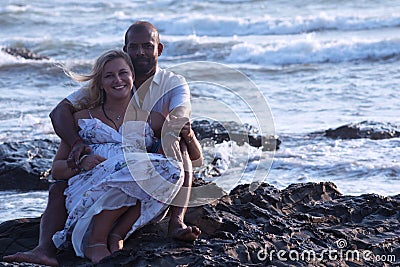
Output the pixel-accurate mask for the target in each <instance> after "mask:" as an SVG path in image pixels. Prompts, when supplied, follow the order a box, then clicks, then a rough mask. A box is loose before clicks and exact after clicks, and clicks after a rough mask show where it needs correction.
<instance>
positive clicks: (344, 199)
mask: <svg viewBox="0 0 400 267" xmlns="http://www.w3.org/2000/svg"><path fill="white" fill-rule="evenodd" d="M39 220H40V218H33V219H20V220H13V221H8V222H4V223H3V224H1V225H0V256H4V255H7V254H10V253H14V252H16V251H21V250H28V249H31V248H33V247H34V246H35V244H36V243H37V238H38V227H39ZM399 220H400V195H397V196H393V197H382V196H378V195H374V194H368V195H362V196H343V195H341V193H340V192H338V190H337V188H336V186H335V185H334V184H333V183H329V182H324V183H306V184H295V185H291V186H289V187H287V188H286V189H284V190H278V189H276V188H275V187H273V186H271V185H268V184H266V183H264V184H261V185H259V187H258V188H257V189H256V190H255V191H254V192H250V191H249V185H241V186H238V187H237V188H235V189H234V190H233V191H232V192H231V193H230V194H229V195H226V196H224V197H222V198H220V199H219V200H217V201H215V202H213V203H211V204H208V205H203V206H200V207H192V208H189V209H188V212H187V216H186V222H187V223H188V224H191V225H197V226H198V227H200V229H201V230H202V232H203V233H202V234H201V236H200V239H199V240H197V241H195V242H194V243H193V244H188V243H183V242H178V241H174V240H171V239H169V238H166V229H167V221H162V222H161V223H159V224H157V225H149V226H146V227H144V228H142V229H141V230H139V231H137V232H136V233H135V234H134V235H132V236H131V237H130V238H129V239H128V241H127V242H126V244H125V250H123V251H121V252H118V253H115V254H113V255H111V256H110V257H108V258H106V259H104V260H103V261H102V262H101V263H100V264H98V265H97V266H180V265H182V266H269V265H273V266H394V265H398V264H399V259H400V224H399ZM58 260H59V262H60V266H91V264H90V263H89V262H88V261H87V260H85V259H81V258H77V257H75V256H74V254H73V252H72V251H64V252H62V253H60V254H59V255H58ZM2 264H3V266H18V265H17V264H12V263H2ZM0 266H2V265H1V264H0ZM20 266H38V265H34V264H25V265H20Z"/></svg>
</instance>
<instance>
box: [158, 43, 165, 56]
mask: <svg viewBox="0 0 400 267" xmlns="http://www.w3.org/2000/svg"><path fill="white" fill-rule="evenodd" d="M163 49H164V45H163V44H162V43H159V44H158V56H161V54H162V51H163Z"/></svg>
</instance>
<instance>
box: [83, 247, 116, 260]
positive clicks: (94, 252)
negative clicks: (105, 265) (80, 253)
mask: <svg viewBox="0 0 400 267" xmlns="http://www.w3.org/2000/svg"><path fill="white" fill-rule="evenodd" d="M110 255H111V253H110V251H109V250H108V249H107V244H104V243H96V244H93V245H88V246H87V247H86V249H85V257H86V258H88V259H89V260H91V261H92V262H93V263H98V262H100V261H101V260H102V259H104V258H105V257H107V256H110Z"/></svg>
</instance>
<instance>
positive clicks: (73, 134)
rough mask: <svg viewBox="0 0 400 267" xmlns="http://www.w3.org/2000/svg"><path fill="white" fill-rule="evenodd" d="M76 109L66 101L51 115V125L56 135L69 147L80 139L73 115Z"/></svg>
mask: <svg viewBox="0 0 400 267" xmlns="http://www.w3.org/2000/svg"><path fill="white" fill-rule="evenodd" d="M74 112H75V109H74V107H73V106H72V105H71V103H70V102H69V101H68V100H66V99H64V100H63V101H61V102H60V103H59V104H58V105H57V106H56V107H55V108H54V109H53V110H52V111H51V113H50V119H51V123H52V124H53V128H54V131H55V132H56V134H57V135H58V136H59V137H60V138H61V139H62V140H64V142H66V143H67V144H68V145H69V146H73V144H74V142H76V140H78V139H79V135H78V131H77V127H76V125H75V121H74V117H73V113H74Z"/></svg>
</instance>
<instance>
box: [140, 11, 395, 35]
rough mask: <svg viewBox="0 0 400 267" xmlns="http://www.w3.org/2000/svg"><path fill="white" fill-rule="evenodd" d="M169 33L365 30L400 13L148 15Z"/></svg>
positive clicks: (389, 22)
mask: <svg viewBox="0 0 400 267" xmlns="http://www.w3.org/2000/svg"><path fill="white" fill-rule="evenodd" d="M148 19H151V20H152V21H154V24H155V25H157V26H158V27H159V29H160V31H161V32H162V34H168V35H190V34H196V35H200V36H203V35H207V36H233V35H285V34H301V33H308V32H315V31H318V32H320V31H332V30H344V31H354V30H364V29H380V28H389V27H398V26H399V25H400V15H398V14H384V15H382V16H376V15H369V16H368V15H347V16H346V15H345V16H341V15H328V14H326V13H324V12H321V13H320V14H318V15H308V16H295V17H272V16H268V15H264V16H262V17H260V16H258V17H232V16H224V15H215V14H214V15H213V14H190V15H162V16H157V17H156V18H154V19H152V18H148Z"/></svg>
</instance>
